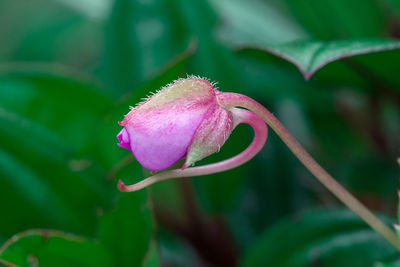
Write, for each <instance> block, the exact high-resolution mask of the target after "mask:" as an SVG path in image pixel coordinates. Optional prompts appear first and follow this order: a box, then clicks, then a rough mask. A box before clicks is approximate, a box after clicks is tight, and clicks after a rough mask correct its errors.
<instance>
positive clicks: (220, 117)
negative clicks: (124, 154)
mask: <svg viewBox="0 0 400 267" xmlns="http://www.w3.org/2000/svg"><path fill="white" fill-rule="evenodd" d="M245 99H246V97H245V96H239V97H238V96H237V95H236V94H233V93H222V92H220V91H218V90H216V89H215V88H214V87H213V85H212V84H211V83H210V82H208V81H206V80H204V79H200V78H196V77H190V78H187V79H180V80H178V81H176V82H174V83H172V84H170V85H168V86H166V87H164V88H162V89H161V90H160V91H159V92H157V93H156V94H154V95H153V96H151V97H149V98H148V99H147V100H145V101H144V102H142V103H141V104H139V105H138V106H136V107H135V108H132V110H131V111H130V112H129V113H128V114H127V115H126V116H125V118H124V120H123V121H122V122H120V125H122V126H124V129H122V131H121V132H120V133H119V134H118V136H117V137H118V140H119V144H118V145H119V146H121V147H124V148H127V149H129V150H130V151H132V153H133V154H134V156H135V157H136V159H137V160H138V161H139V163H140V164H141V165H142V166H143V167H145V168H147V169H150V170H153V171H159V170H164V169H166V168H169V167H171V166H172V165H173V164H174V163H176V162H177V161H178V160H180V159H183V158H185V157H186V161H185V163H184V164H183V166H182V169H176V170H169V171H165V172H163V173H159V174H156V175H154V176H151V177H149V178H147V179H144V180H142V181H140V182H138V183H136V184H133V185H129V186H125V184H124V183H123V182H121V181H120V182H119V184H118V187H119V189H120V190H121V191H136V190H139V189H142V188H144V187H146V186H149V185H151V184H153V183H155V182H158V181H162V180H165V179H170V178H178V177H187V176H198V175H206V174H212V173H217V172H221V171H225V170H229V169H232V168H235V167H237V166H239V165H241V164H243V163H245V162H246V161H248V160H250V159H251V158H252V157H254V156H255V155H256V154H257V153H258V152H259V151H260V149H261V148H262V147H263V145H264V143H265V141H266V139H267V135H268V129H267V126H266V125H265V123H264V120H263V119H261V118H260V117H259V116H258V115H256V114H255V113H253V112H251V111H249V110H245V109H238V108H235V106H240V104H241V101H242V100H245ZM237 101H239V103H236V102H237ZM237 104H239V105H237ZM240 123H247V124H249V125H250V126H251V127H253V129H254V139H253V142H252V143H251V144H250V145H249V146H248V147H247V148H246V150H244V151H243V152H241V153H240V154H238V155H236V156H234V157H232V158H230V159H227V160H224V161H221V162H217V163H213V164H208V165H204V166H199V167H191V168H187V169H186V167H189V166H191V165H193V164H194V163H195V162H197V161H199V160H201V159H203V158H205V157H207V156H209V155H211V154H213V153H215V152H217V151H218V150H219V149H220V148H221V146H222V145H223V144H224V143H225V141H226V139H227V138H228V137H229V135H230V134H231V132H232V130H233V129H234V128H235V127H236V126H237V125H238V124H240Z"/></svg>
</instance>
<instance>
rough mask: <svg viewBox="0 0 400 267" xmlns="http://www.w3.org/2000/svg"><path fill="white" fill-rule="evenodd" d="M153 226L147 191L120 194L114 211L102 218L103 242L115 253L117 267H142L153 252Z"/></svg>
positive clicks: (101, 237) (101, 232) (101, 238)
mask: <svg viewBox="0 0 400 267" xmlns="http://www.w3.org/2000/svg"><path fill="white" fill-rule="evenodd" d="M152 232H153V223H152V215H151V210H150V208H149V205H148V201H147V192H146V190H143V191H139V192H134V193H119V200H118V202H117V206H116V208H115V210H114V211H112V212H110V213H107V214H105V215H103V216H102V217H101V218H100V224H99V238H100V241H101V242H102V243H103V244H104V245H105V246H107V247H108V249H109V250H110V251H111V252H112V254H113V256H114V260H115V263H116V264H115V265H116V266H121V267H123V266H127V267H128V266H141V265H142V264H143V263H144V261H145V255H146V254H147V253H149V252H148V251H150V247H151V246H150V244H151V239H152Z"/></svg>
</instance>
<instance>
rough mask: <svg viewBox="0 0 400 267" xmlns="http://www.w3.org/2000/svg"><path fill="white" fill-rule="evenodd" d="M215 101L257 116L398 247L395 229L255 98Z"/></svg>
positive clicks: (238, 96)
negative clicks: (347, 186)
mask: <svg viewBox="0 0 400 267" xmlns="http://www.w3.org/2000/svg"><path fill="white" fill-rule="evenodd" d="M218 100H219V102H220V104H221V105H222V106H224V107H225V108H226V109H231V108H233V107H237V106H239V107H243V108H246V109H248V110H251V111H253V112H254V113H256V114H257V115H258V116H260V117H261V118H262V119H263V120H264V121H265V122H266V123H267V124H268V125H269V126H270V127H271V128H272V129H273V130H274V131H275V132H276V133H277V135H278V136H279V137H280V138H281V139H282V141H283V142H284V143H285V144H286V145H287V147H288V148H289V149H290V150H291V151H292V152H293V154H295V156H296V157H297V158H298V159H299V160H300V161H301V162H302V163H303V164H304V166H305V167H306V168H307V169H308V170H309V171H310V172H311V173H312V174H313V175H314V176H315V177H316V178H317V179H318V180H319V181H320V182H321V183H322V184H323V185H324V186H325V187H326V188H328V189H329V191H331V192H332V193H333V194H334V195H335V196H336V197H337V198H338V199H340V200H341V201H342V202H343V203H344V204H345V205H346V206H347V207H348V208H350V209H351V210H352V211H354V212H355V213H356V214H357V215H358V216H360V217H361V219H363V220H364V221H365V222H366V223H367V224H368V225H369V226H370V227H371V228H372V229H374V230H375V231H376V232H377V233H378V234H380V235H381V236H382V237H384V238H385V239H386V240H387V241H388V242H389V243H390V244H392V245H393V246H394V247H395V248H397V249H398V250H400V244H399V242H398V240H397V236H396V234H395V232H394V231H393V230H392V229H390V228H389V227H388V226H387V225H386V224H385V223H383V222H382V221H381V220H380V219H379V218H378V217H376V216H375V215H374V214H373V213H372V212H371V211H370V210H369V209H368V208H367V207H365V206H364V205H363V204H362V203H361V202H360V201H359V200H357V199H356V198H355V197H354V196H353V195H352V194H351V193H349V192H348V191H347V190H346V189H345V188H344V187H343V186H342V185H341V184H339V183H338V182H337V181H336V180H335V179H334V178H333V177H332V176H331V175H330V174H329V173H327V172H326V171H325V170H324V169H323V168H322V167H321V166H320V165H319V164H318V163H317V162H316V161H315V160H314V159H313V158H312V157H311V156H310V154H308V153H307V151H305V150H304V148H303V147H302V146H301V145H300V144H299V142H297V140H296V139H295V138H294V137H293V136H292V135H291V134H290V133H289V131H288V130H287V129H286V128H285V127H284V126H283V125H282V123H281V122H280V121H279V120H278V119H277V118H276V117H275V116H274V115H273V114H272V113H271V112H269V111H268V110H267V109H266V108H265V107H263V106H262V105H261V104H259V103H258V102H256V101H255V100H253V99H251V98H249V97H247V96H245V95H241V94H236V93H220V94H219V95H218Z"/></svg>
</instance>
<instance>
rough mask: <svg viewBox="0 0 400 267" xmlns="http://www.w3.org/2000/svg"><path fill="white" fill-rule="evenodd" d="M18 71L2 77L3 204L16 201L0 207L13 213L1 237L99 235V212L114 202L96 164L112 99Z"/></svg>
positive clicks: (72, 82)
mask: <svg viewBox="0 0 400 267" xmlns="http://www.w3.org/2000/svg"><path fill="white" fill-rule="evenodd" d="M16 68H17V67H16ZM17 69H18V71H17V70H16V69H13V67H10V66H9V65H7V68H6V67H4V68H2V71H1V74H0V88H1V89H0V138H1V140H2V146H1V149H0V187H1V188H2V192H1V194H0V201H1V202H2V203H6V202H9V201H11V202H12V203H13V205H1V206H0V212H1V213H2V214H7V216H4V217H3V218H2V220H0V233H1V234H2V235H4V236H9V235H11V234H14V233H16V232H19V231H22V230H23V229H27V228H32V227H46V228H58V229H62V230H67V231H73V232H77V233H84V234H87V235H91V234H93V229H94V227H93V226H94V224H95V221H96V217H97V214H96V213H97V209H98V208H105V207H108V206H110V205H111V203H110V202H111V201H110V196H111V190H110V189H111V188H110V183H108V182H107V181H106V180H105V179H104V178H105V174H104V169H103V168H102V166H101V165H99V164H98V162H97V161H96V160H94V157H95V156H96V152H94V151H96V149H98V143H97V138H96V137H97V136H98V135H96V126H97V125H101V124H102V116H103V115H102V114H103V112H104V110H107V109H108V108H109V99H108V98H107V97H105V96H103V95H102V94H100V93H99V92H97V91H96V90H95V89H94V88H93V86H90V85H89V84H88V83H84V82H82V81H79V79H74V78H71V77H65V76H60V75H55V74H54V71H49V72H47V71H45V70H43V69H42V70H40V71H39V70H37V69H34V70H33V69H31V68H27V69H22V70H21V69H19V67H18V68H17ZM91 100H94V101H97V102H96V103H93V104H91V105H88V104H87V103H89V102H91ZM90 154H91V155H90ZM113 189H114V188H113ZM114 190H115V189H114Z"/></svg>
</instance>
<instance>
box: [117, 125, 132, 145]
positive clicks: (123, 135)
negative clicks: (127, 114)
mask: <svg viewBox="0 0 400 267" xmlns="http://www.w3.org/2000/svg"><path fill="white" fill-rule="evenodd" d="M117 138H118V141H119V143H118V145H119V146H120V147H124V148H126V149H128V150H131V144H130V139H129V134H128V132H127V131H126V129H125V128H124V129H122V130H121V131H120V132H119V134H118V135H117Z"/></svg>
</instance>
